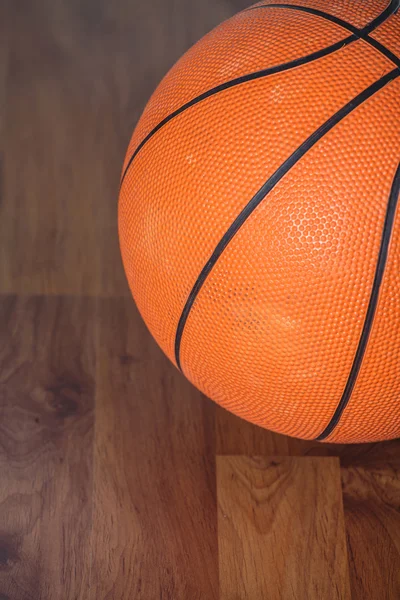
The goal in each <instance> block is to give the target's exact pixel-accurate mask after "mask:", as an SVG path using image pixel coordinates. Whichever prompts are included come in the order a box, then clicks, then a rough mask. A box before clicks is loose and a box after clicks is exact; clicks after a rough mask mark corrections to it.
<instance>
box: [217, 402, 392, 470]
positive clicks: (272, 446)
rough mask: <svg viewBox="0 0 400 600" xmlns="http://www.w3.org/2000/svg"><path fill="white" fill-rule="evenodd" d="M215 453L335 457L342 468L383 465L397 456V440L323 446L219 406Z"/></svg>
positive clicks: (324, 444) (323, 444)
mask: <svg viewBox="0 0 400 600" xmlns="http://www.w3.org/2000/svg"><path fill="white" fill-rule="evenodd" d="M215 421H216V425H215V426H216V448H217V454H220V455H224V454H227V455H231V454H244V455H248V456H338V457H340V461H341V464H342V465H346V466H347V465H354V466H356V465H372V464H377V463H378V464H384V463H385V462H386V461H391V460H393V459H394V458H396V457H398V456H399V454H400V440H389V441H387V442H379V443H370V444H326V443H321V442H316V441H313V440H299V439H296V438H291V437H288V436H284V435H280V434H278V433H274V432H273V431H268V430H267V429H262V428H261V427H257V426H256V425H252V424H251V423H248V422H246V421H244V420H243V419H239V417H236V416H235V415H233V414H231V413H229V412H228V411H226V410H224V409H223V408H221V407H217V408H216V410H215Z"/></svg>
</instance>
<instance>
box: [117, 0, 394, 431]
mask: <svg viewBox="0 0 400 600" xmlns="http://www.w3.org/2000/svg"><path fill="white" fill-rule="evenodd" d="M271 4H273V6H269V5H271ZM276 4H277V3H272V2H261V3H259V4H258V5H255V6H254V7H251V8H250V9H247V10H245V11H243V12H241V13H239V14H238V15H235V16H234V17H233V18H232V19H229V20H228V21H226V22H225V23H222V24H221V25H220V26H219V27H217V28H216V29H215V30H214V31H212V32H211V33H209V34H208V35H207V36H205V37H204V38H203V39H202V40H200V41H199V42H198V43H197V44H196V45H195V46H194V47H193V48H192V49H191V50H189V51H188V52H187V53H186V55H185V56H183V57H182V59H181V60H180V61H178V63H177V64H176V65H175V66H174V67H173V68H172V69H171V71H170V72H169V73H168V74H167V75H166V77H165V78H164V80H163V81H162V82H161V84H160V85H159V87H158V88H157V90H156V91H155V92H154V94H153V96H152V97H151V99H150V101H149V103H148V105H147V107H146V109H145V111H144V113H143V115H142V117H141V119H140V120H139V123H138V125H137V127H136V129H135V131H134V133H133V136H132V140H131V142H130V145H129V148H128V151H127V155H126V159H125V163H124V168H123V177H122V184H121V191H120V200H119V231H120V243H121V251H122V257H123V261H124V266H125V270H126V274H127V278H128V282H129V285H130V288H131V291H132V294H133V296H134V299H135V301H136V303H137V305H138V308H139V310H140V312H141V314H142V316H143V319H144V320H145V322H146V324H147V326H148V327H149V330H150V331H151V333H152V334H153V336H154V337H155V339H156V340H157V342H158V343H159V344H160V346H161V348H162V349H163V350H164V352H165V353H166V354H167V355H168V356H169V357H170V359H171V360H172V361H173V362H174V363H175V364H177V365H178V366H180V368H181V369H182V371H183V372H184V374H185V375H186V376H187V377H188V378H189V379H190V381H191V382H192V383H193V384H194V385H196V386H197V387H198V388H199V389H200V390H202V391H203V392H204V393H205V394H207V395H208V396H209V397H210V398H212V399H213V400H215V401H216V402H218V403H219V404H221V405H222V406H224V407H225V408H227V409H229V410H230V411H232V412H234V413H236V414H237V415H240V416H241V417H243V418H245V419H247V420H249V421H251V422H253V423H256V424H258V425H261V426H263V427H266V428H269V429H272V430H275V431H278V432H281V433H285V434H288V435H293V436H297V437H301V438H306V439H314V438H320V439H325V440H327V441H333V442H366V441H376V440H382V439H389V438H393V437H396V436H398V435H399V434H400V398H399V396H400V270H399V269H400V264H399V261H400V232H399V216H398V211H397V210H395V209H396V207H397V200H398V189H397V188H398V185H397V184H398V179H399V178H398V177H397V175H396V174H397V171H398V167H399V163H400V70H399V68H400V59H399V58H397V56H396V53H397V54H400V46H399V39H400V11H397V10H396V9H397V8H398V5H399V4H400V0H399V2H397V1H392V2H389V1H388V0H372V1H370V2H368V3H367V4H368V5H367V6H366V4H365V3H364V2H361V1H360V0H340V1H338V0H335V1H333V0H332V1H330V0H329V1H322V0H302V2H301V3H300V5H301V6H302V7H304V8H305V10H300V8H299V2H290V1H289V2H285V4H284V6H276ZM290 5H293V8H291V7H290ZM294 5H295V6H294ZM308 9H310V10H308ZM319 11H322V12H323V13H325V15H321V14H320V12H319ZM331 18H332V19H333V20H331ZM338 20H339V21H338ZM346 23H347V25H346ZM364 27H367V28H368V29H367V30H366V31H367V33H368V35H367V37H366V38H365V37H364V39H362V38H363V35H364V33H365V32H364V33H363V32H359V30H360V29H362V28H364ZM354 28H357V30H358V31H357V30H356V31H355V30H354ZM377 42H378V43H377ZM249 74H250V75H249ZM306 140H312V142H310V143H307V146H305V142H306ZM293 157H295V158H294V159H293V160H292V158H293ZM286 161H291V162H290V163H289V162H286ZM282 165H283V166H282ZM285 165H287V166H285ZM277 173H280V175H279V177H278V176H277ZM266 182H268V183H266ZM269 184H271V185H270V187H269V188H268V190H267V192H266V193H265V195H264V196H263V195H262V194H261V192H260V190H263V189H264V187H265V185H269ZM263 186H264V187H263ZM396 190H397V191H396ZM255 198H256V199H257V198H259V200H257V202H256V203H255V200H254V199H255ZM252 199H253V200H252ZM252 203H253V204H252ZM249 207H252V208H251V210H250V208H249ZM390 207H392V208H393V207H394V209H393V210H394V212H393V211H392V212H393V214H392V216H391V218H390V219H389V216H388V215H389V214H391V213H390V210H391V209H390ZM242 211H244V212H243V213H242ZM239 215H240V217H239ZM238 218H239V219H240V221H238V223H240V224H239V225H238V226H237V227H236V226H235V225H233V224H235V223H236V222H237V221H236V219H238ZM388 219H389V220H388ZM233 227H236V228H235V230H234V233H233V234H231V233H229V232H231V231H232V230H233V229H232V228H233ZM226 239H228V240H229V241H228V242H227V243H226V244H225V243H224V240H226ZM385 240H386V242H387V248H388V249H387V255H385V260H384V262H382V260H383V259H382V252H383V250H382V247H383V246H384V244H385ZM210 260H211V262H210ZM378 266H379V268H378ZM374 298H375V304H373V299H374ZM371 307H372V308H371ZM361 348H362V349H363V351H362V352H361V350H360V349H361ZM349 381H350V382H352V383H351V386H350V384H349Z"/></svg>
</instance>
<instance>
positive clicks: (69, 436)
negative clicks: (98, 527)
mask: <svg viewBox="0 0 400 600" xmlns="http://www.w3.org/2000/svg"><path fill="white" fill-rule="evenodd" d="M93 314H94V305H93V301H89V300H73V299H60V298H51V299H49V298H41V297H35V298H25V299H21V298H17V297H15V296H9V297H5V296H2V297H1V298H0V339H1V345H0V472H1V484H0V598H2V600H6V599H9V600H47V599H48V600H54V599H55V598H63V599H64V598H65V599H66V600H75V599H77V598H82V599H83V598H85V597H87V585H88V578H87V568H88V567H89V561H88V557H89V556H90V552H89V547H88V543H89V534H90V526H91V496H92V494H91V492H92V483H91V473H92V470H91V467H92V441H93V438H92V433H93V421H94V413H93V407H94V362H95V359H94V345H93V337H94V320H93V318H92V315H93Z"/></svg>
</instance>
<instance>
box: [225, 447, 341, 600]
mask: <svg viewBox="0 0 400 600" xmlns="http://www.w3.org/2000/svg"><path fill="white" fill-rule="evenodd" d="M217 486H218V543H219V560H220V600H264V599H265V598H268V600H299V599H300V598H307V600H314V599H315V600H321V598H324V600H334V599H338V600H339V599H340V600H346V599H350V585H349V578H348V565H347V552H346V538H345V529H344V519H343V506H342V496H341V486H340V469H339V461H338V460H337V459H334V458H276V459H270V458H264V457H258V458H249V457H244V456H219V457H218V458H217Z"/></svg>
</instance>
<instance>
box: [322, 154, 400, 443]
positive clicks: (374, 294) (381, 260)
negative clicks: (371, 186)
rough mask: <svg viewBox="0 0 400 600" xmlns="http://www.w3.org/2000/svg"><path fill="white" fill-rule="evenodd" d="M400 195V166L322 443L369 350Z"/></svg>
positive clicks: (347, 401) (340, 411)
mask: <svg viewBox="0 0 400 600" xmlns="http://www.w3.org/2000/svg"><path fill="white" fill-rule="evenodd" d="M399 194H400V164H399V166H398V167H397V171H396V175H395V178H394V181H393V185H392V189H391V192H390V196H389V201H388V206H387V211H386V217H385V223H384V226H383V233H382V239H381V246H380V249H379V255H378V261H377V266H376V271H375V277H374V282H373V284H372V290H371V296H370V300H369V304H368V309H367V313H366V317H365V322H364V326H363V330H362V333H361V337H360V341H359V343H358V347H357V352H356V354H355V357H354V361H353V365H352V367H351V371H350V375H349V378H348V380H347V383H346V387H345V389H344V392H343V395H342V398H341V400H340V402H339V404H338V406H337V408H336V410H335V412H334V414H333V417H332V419H331V420H330V421H329V423H328V425H327V426H326V427H325V429H324V431H323V432H322V433H321V434H320V435H319V436H318V437H317V438H316V440H318V441H321V440H324V439H325V438H327V437H328V436H329V435H330V434H331V433H332V431H333V430H334V429H335V427H336V426H337V424H338V423H339V421H340V418H341V416H342V414H343V411H344V410H345V408H346V406H347V404H348V403H349V400H350V397H351V394H352V392H353V389H354V385H355V383H356V381H357V377H358V374H359V372H360V368H361V364H362V361H363V358H364V355H365V351H366V348H367V344H368V340H369V337H370V333H371V328H372V324H373V321H374V317H375V313H376V309H377V305H378V299H379V291H380V288H381V284H382V280H383V275H384V272H385V267H386V262H387V257H388V251H389V243H390V239H391V236H392V230H393V224H394V219H395V215H396V207H397V204H398V199H399Z"/></svg>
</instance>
